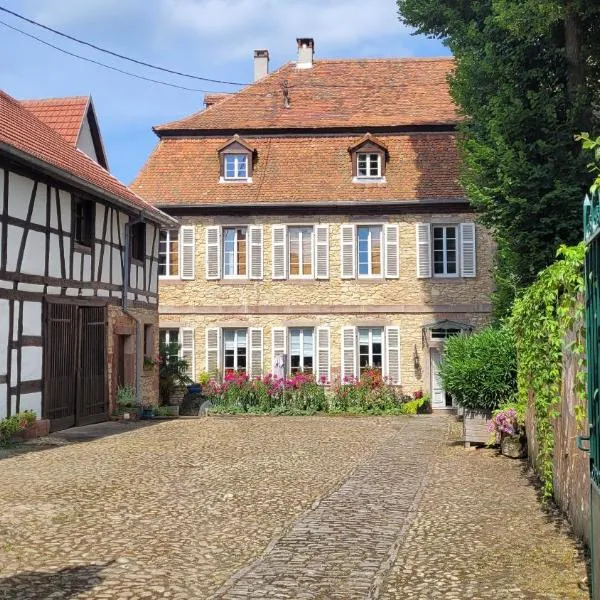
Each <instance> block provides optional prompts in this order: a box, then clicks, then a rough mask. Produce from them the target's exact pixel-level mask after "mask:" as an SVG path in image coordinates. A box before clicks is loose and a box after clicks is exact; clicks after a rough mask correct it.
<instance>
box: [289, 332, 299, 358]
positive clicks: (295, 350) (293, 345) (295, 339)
mask: <svg viewBox="0 0 600 600" xmlns="http://www.w3.org/2000/svg"><path fill="white" fill-rule="evenodd" d="M290 354H297V355H300V330H299V329H290Z"/></svg>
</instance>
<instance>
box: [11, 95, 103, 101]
mask: <svg viewBox="0 0 600 600" xmlns="http://www.w3.org/2000/svg"><path fill="white" fill-rule="evenodd" d="M90 96H91V94H88V95H83V96H48V97H46V98H24V99H22V100H17V102H51V101H56V102H59V101H61V100H82V101H83V100H89V98H90Z"/></svg>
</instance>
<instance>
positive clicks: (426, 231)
mask: <svg viewBox="0 0 600 600" xmlns="http://www.w3.org/2000/svg"><path fill="white" fill-rule="evenodd" d="M416 233H417V277H418V278H419V279H426V278H427V277H431V227H430V225H429V223H417V225H416Z"/></svg>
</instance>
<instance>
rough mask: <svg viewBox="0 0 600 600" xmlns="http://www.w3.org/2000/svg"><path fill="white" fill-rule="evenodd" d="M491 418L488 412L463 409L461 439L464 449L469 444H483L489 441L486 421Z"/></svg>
mask: <svg viewBox="0 0 600 600" xmlns="http://www.w3.org/2000/svg"><path fill="white" fill-rule="evenodd" d="M491 418H492V413H491V411H489V410H473V409H470V408H465V409H464V416H463V437H464V442H465V448H468V447H469V446H470V445H471V444H485V443H486V442H487V441H488V440H489V439H490V432H489V430H488V421H489V420H490V419H491Z"/></svg>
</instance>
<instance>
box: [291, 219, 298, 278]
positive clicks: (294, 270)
mask: <svg viewBox="0 0 600 600" xmlns="http://www.w3.org/2000/svg"><path fill="white" fill-rule="evenodd" d="M288 233H289V244H290V256H289V261H290V275H300V230H299V229H298V228H296V227H290V229H289V232H288Z"/></svg>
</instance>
